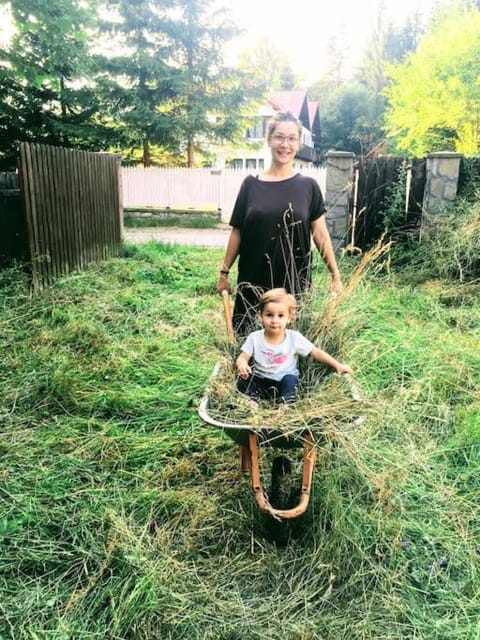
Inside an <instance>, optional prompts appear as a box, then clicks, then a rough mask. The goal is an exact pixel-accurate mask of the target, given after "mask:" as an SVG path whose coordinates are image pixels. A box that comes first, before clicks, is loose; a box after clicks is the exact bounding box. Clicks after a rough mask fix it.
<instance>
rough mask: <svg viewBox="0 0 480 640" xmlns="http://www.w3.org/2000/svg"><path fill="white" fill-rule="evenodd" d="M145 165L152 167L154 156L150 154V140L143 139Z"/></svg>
mask: <svg viewBox="0 0 480 640" xmlns="http://www.w3.org/2000/svg"><path fill="white" fill-rule="evenodd" d="M143 166H144V167H151V166H152V157H151V155H150V143H149V142H148V140H144V141H143Z"/></svg>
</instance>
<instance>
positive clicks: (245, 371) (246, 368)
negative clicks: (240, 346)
mask: <svg viewBox="0 0 480 640" xmlns="http://www.w3.org/2000/svg"><path fill="white" fill-rule="evenodd" d="M235 364H236V367H237V373H238V375H239V377H240V378H241V379H242V380H246V379H247V378H248V376H249V375H250V374H251V373H252V367H251V366H250V365H249V364H248V360H246V359H245V358H242V357H241V356H240V357H239V358H237V361H236V363H235Z"/></svg>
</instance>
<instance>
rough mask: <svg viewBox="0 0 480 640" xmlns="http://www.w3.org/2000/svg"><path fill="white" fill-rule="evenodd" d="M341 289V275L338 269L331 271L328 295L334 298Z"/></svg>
mask: <svg viewBox="0 0 480 640" xmlns="http://www.w3.org/2000/svg"><path fill="white" fill-rule="evenodd" d="M342 291H343V282H342V277H341V275H340V272H339V271H336V272H334V273H332V281H331V283H330V295H331V296H332V297H334V298H336V297H337V296H339V295H340V294H341V293H342Z"/></svg>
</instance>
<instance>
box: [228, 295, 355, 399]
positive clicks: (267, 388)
mask: <svg viewBox="0 0 480 640" xmlns="http://www.w3.org/2000/svg"><path fill="white" fill-rule="evenodd" d="M296 308H297V304H296V301H295V298H294V297H293V296H292V295H291V294H290V293H287V291H286V290H285V289H281V288H278V289H270V291H266V292H265V293H264V294H263V295H262V296H261V298H260V305H259V315H260V321H261V323H262V326H263V330H260V331H253V332H252V333H250V334H249V335H248V336H247V338H246V340H245V342H244V344H243V345H242V348H241V353H240V355H239V356H238V358H237V360H236V363H235V364H236V368H237V373H238V375H239V380H238V389H239V391H241V392H242V393H245V394H246V395H248V396H250V397H252V398H254V399H255V400H259V399H268V400H274V401H277V402H279V403H280V404H282V403H292V402H295V394H296V389H297V385H298V368H297V360H298V356H299V355H300V356H310V357H312V358H313V359H314V360H317V361H318V362H322V363H323V364H326V365H328V366H330V367H332V369H335V371H336V372H337V373H351V369H350V367H349V366H348V365H346V364H341V363H340V362H338V361H337V360H335V358H333V357H332V356H331V355H329V354H328V353H326V351H322V349H319V348H318V347H316V346H315V345H314V344H313V343H312V342H310V340H307V338H305V337H304V336H303V335H302V334H301V333H300V332H298V331H294V330H292V329H287V326H288V325H289V324H290V322H292V320H293V319H294V317H295V311H296ZM251 358H252V359H253V368H252V367H251V366H250V364H249V363H250V359H251Z"/></svg>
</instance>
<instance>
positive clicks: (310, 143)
mask: <svg viewBox="0 0 480 640" xmlns="http://www.w3.org/2000/svg"><path fill="white" fill-rule="evenodd" d="M285 110H288V111H292V113H294V114H295V115H296V116H297V118H298V119H299V120H300V121H301V123H302V125H303V126H302V136H301V141H300V143H301V144H300V149H299V151H298V153H297V155H296V156H295V162H294V166H295V167H297V168H298V169H302V168H305V167H312V166H314V165H316V164H318V163H319V155H320V154H319V144H320V115H319V109H318V102H315V101H312V100H309V99H308V97H307V94H306V92H305V91H276V92H274V93H271V94H270V95H269V96H268V98H267V102H266V104H265V105H263V106H262V107H261V108H260V109H259V111H258V112H257V114H256V115H255V116H254V117H253V118H252V124H251V126H250V127H249V128H248V129H247V131H246V135H245V142H246V144H245V147H244V148H239V149H236V150H235V151H234V153H233V155H232V157H231V159H230V161H229V162H228V164H229V165H230V166H231V167H233V168H236V169H250V170H258V171H262V170H263V169H265V168H266V166H267V165H268V163H269V162H270V151H269V147H268V146H267V144H266V134H267V124H268V121H269V120H270V118H271V117H272V116H273V115H274V114H275V112H277V111H285Z"/></svg>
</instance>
